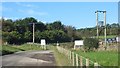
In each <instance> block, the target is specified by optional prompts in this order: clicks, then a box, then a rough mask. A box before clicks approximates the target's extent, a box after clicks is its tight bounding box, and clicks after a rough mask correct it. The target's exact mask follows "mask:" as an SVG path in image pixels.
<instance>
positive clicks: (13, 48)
mask: <svg viewBox="0 0 120 68" xmlns="http://www.w3.org/2000/svg"><path fill="white" fill-rule="evenodd" d="M27 50H42V48H41V47H40V46H39V45H35V44H23V45H2V46H0V52H2V54H1V55H6V54H12V53H15V52H18V51H27Z"/></svg>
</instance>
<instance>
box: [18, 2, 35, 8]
mask: <svg viewBox="0 0 120 68" xmlns="http://www.w3.org/2000/svg"><path fill="white" fill-rule="evenodd" d="M16 5H18V6H23V7H27V8H37V6H35V5H32V4H27V3H24V4H23V3H20V2H16Z"/></svg>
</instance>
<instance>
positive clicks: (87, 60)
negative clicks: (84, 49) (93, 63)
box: [86, 58, 89, 68]
mask: <svg viewBox="0 0 120 68" xmlns="http://www.w3.org/2000/svg"><path fill="white" fill-rule="evenodd" d="M86 68H89V59H88V58H87V59H86Z"/></svg>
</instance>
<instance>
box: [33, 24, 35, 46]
mask: <svg viewBox="0 0 120 68" xmlns="http://www.w3.org/2000/svg"><path fill="white" fill-rule="evenodd" d="M34 39H35V23H33V44H34V42H35V40H34Z"/></svg>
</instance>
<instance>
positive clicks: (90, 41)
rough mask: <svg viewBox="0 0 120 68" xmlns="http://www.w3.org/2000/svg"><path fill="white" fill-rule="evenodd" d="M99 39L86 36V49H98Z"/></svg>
mask: <svg viewBox="0 0 120 68" xmlns="http://www.w3.org/2000/svg"><path fill="white" fill-rule="evenodd" d="M98 43H99V41H98V40H97V39H94V38H86V39H85V40H84V48H85V50H88V51H90V50H93V48H95V49H97V48H98V47H99V44H98Z"/></svg>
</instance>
